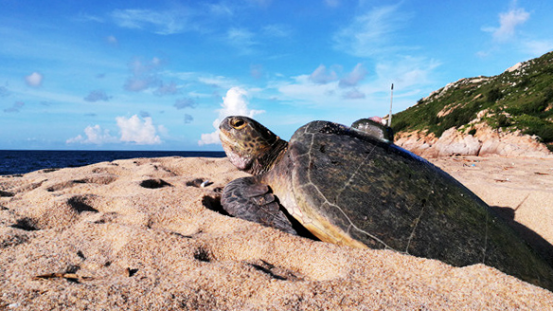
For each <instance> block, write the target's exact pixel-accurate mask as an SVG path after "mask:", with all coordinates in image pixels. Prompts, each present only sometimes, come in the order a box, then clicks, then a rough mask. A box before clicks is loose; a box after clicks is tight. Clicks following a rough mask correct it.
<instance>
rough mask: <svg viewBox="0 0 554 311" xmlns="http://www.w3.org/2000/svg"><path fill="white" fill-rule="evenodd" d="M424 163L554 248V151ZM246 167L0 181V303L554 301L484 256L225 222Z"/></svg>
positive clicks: (537, 306) (167, 163)
mask: <svg viewBox="0 0 554 311" xmlns="http://www.w3.org/2000/svg"><path fill="white" fill-rule="evenodd" d="M432 161H433V162H434V163H435V164H436V165H437V166H439V167H440V168H442V169H443V170H445V171H446V172H448V173H450V174H451V175H452V176H454V177H455V178H457V179H458V180H459V181H460V182H462V183H463V184H464V185H466V186H467V187H468V188H469V189H471V190H472V191H474V192H475V193H476V194H477V195H478V196H479V197H481V198H482V199H483V200H484V201H485V202H487V203H488V204H489V205H491V206H493V208H494V209H495V210H497V211H498V212H499V213H500V214H501V215H503V217H504V218H505V219H506V221H508V222H509V223H510V224H511V225H512V226H513V227H514V228H515V229H516V230H517V231H519V232H520V233H521V234H522V235H523V236H524V237H525V238H526V239H527V240H528V241H529V242H530V243H533V244H534V245H536V246H537V247H539V248H541V249H542V250H543V251H544V252H546V253H547V252H548V249H549V247H550V255H551V252H552V245H551V243H552V204H553V201H552V189H553V184H552V173H553V172H552V158H551V157H550V158H544V159H524V158H500V157H487V158H478V157H464V158H462V157H458V158H439V159H433V160H432ZM245 175H246V174H245V173H242V172H239V171H238V170H237V169H236V168H235V167H234V166H232V165H231V164H230V163H229V162H228V160H227V159H224V158H223V159H208V158H180V157H168V158H158V159H132V160H118V161H113V162H103V163H98V164H94V165H90V166H86V167H80V168H65V169H60V170H41V171H37V172H32V173H28V174H24V175H17V176H2V177H0V310H4V309H5V310H39V309H45V310H85V309H88V310H179V309H184V310H339V309H340V310H377V309H385V310H391V309H392V310H500V309H502V310H513V309H521V310H552V299H553V296H552V292H550V291H548V290H545V289H542V288H540V287H536V286H534V285H531V284H528V283H525V282H523V281H521V280H519V279H516V278H514V277H511V276H508V275H505V274H504V273H502V272H500V271H498V270H496V269H493V268H490V267H487V266H484V265H481V264H478V265H473V266H468V267H461V268H458V267H452V266H449V265H447V264H444V263H442V262H439V261H436V260H429V259H423V258H417V257H413V256H409V255H403V254H400V253H397V252H393V251H387V250H361V249H352V248H348V247H340V246H337V245H333V244H328V243H323V242H319V241H313V240H310V239H306V238H303V237H297V236H292V235H289V234H286V233H283V232H281V231H279V230H275V229H272V228H267V227H263V226H261V225H258V224H255V223H250V222H246V221H243V220H240V219H236V218H232V217H229V216H227V215H225V214H224V213H222V211H221V207H220V205H219V201H218V196H219V192H220V191H221V189H222V188H223V187H224V186H225V184H226V183H227V182H229V181H230V180H232V179H235V178H237V177H240V176H245ZM206 180H209V181H210V182H211V184H209V185H208V186H207V187H201V186H200V184H201V183H202V182H203V181H206Z"/></svg>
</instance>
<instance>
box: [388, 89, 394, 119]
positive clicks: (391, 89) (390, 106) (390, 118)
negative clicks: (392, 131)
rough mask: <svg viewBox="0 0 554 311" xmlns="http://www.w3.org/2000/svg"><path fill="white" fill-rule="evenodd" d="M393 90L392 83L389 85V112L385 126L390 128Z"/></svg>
mask: <svg viewBox="0 0 554 311" xmlns="http://www.w3.org/2000/svg"><path fill="white" fill-rule="evenodd" d="M393 89H394V83H392V84H391V85H390V112H389V119H388V120H387V126H388V127H390V125H391V124H392V90H393Z"/></svg>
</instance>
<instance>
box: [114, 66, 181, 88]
mask: <svg viewBox="0 0 554 311" xmlns="http://www.w3.org/2000/svg"><path fill="white" fill-rule="evenodd" d="M161 65H162V60H160V59H159V58H157V57H154V58H152V60H150V61H146V62H145V61H142V60H140V59H139V58H136V59H134V60H133V61H132V62H130V63H129V70H130V71H131V76H130V77H129V78H127V81H125V84H124V86H123V88H124V89H125V90H127V91H130V92H140V91H143V90H146V89H148V88H150V87H156V86H158V91H160V93H159V95H164V94H165V92H167V91H171V86H172V85H171V84H169V88H167V86H166V89H162V88H163V87H164V85H163V83H161V82H160V80H159V78H158V76H157V74H156V73H157V71H158V70H159V68H160V67H161ZM161 92H164V93H163V94H162V93H161ZM175 92H177V89H176V86H175Z"/></svg>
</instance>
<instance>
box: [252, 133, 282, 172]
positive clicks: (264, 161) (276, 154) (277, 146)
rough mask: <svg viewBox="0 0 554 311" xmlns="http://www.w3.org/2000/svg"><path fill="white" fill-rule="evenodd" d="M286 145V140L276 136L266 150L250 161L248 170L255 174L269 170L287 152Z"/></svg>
mask: <svg viewBox="0 0 554 311" xmlns="http://www.w3.org/2000/svg"><path fill="white" fill-rule="evenodd" d="M288 145H289V143H288V142H286V141H285V140H282V139H281V138H279V137H277V140H276V141H275V143H273V145H271V148H269V150H268V152H266V153H265V154H263V155H260V157H258V158H257V159H255V160H254V161H253V162H252V167H251V168H250V169H249V170H248V172H249V173H250V174H252V175H254V176H256V175H260V174H263V173H265V172H267V171H269V170H271V169H272V168H273V166H274V165H275V164H276V163H277V162H279V161H280V160H281V158H282V157H283V155H284V154H285V153H286V152H287V148H288Z"/></svg>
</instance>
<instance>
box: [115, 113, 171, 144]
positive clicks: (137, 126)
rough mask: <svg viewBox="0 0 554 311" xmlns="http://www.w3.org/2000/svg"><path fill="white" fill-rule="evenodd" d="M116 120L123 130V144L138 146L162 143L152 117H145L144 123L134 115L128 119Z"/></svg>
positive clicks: (120, 118)
mask: <svg viewBox="0 0 554 311" xmlns="http://www.w3.org/2000/svg"><path fill="white" fill-rule="evenodd" d="M115 120H116V122H117V126H118V127H119V129H120V130H121V138H120V140H121V141H122V142H131V143H136V144H137V145H155V144H160V143H161V140H160V137H159V136H158V135H157V134H156V127H155V126H154V124H153V123H152V118H151V117H145V118H144V122H143V121H142V120H141V119H140V118H139V117H138V116H137V115H133V116H132V117H130V118H128V119H126V118H125V117H117V118H115Z"/></svg>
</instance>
